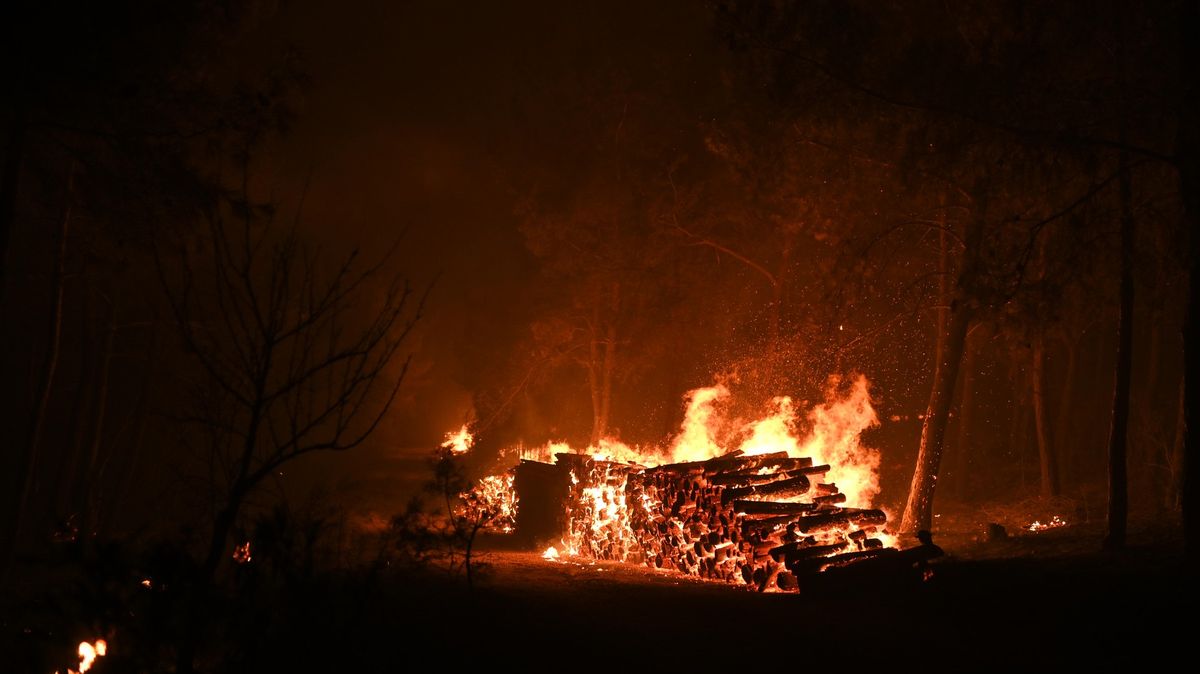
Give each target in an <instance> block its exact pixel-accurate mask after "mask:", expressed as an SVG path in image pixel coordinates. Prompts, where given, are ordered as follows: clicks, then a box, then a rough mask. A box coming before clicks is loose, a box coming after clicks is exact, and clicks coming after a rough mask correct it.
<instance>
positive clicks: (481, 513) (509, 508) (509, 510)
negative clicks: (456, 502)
mask: <svg viewBox="0 0 1200 674" xmlns="http://www.w3.org/2000/svg"><path fill="white" fill-rule="evenodd" d="M459 497H460V498H461V499H462V502H463V503H462V507H461V509H460V510H459V513H458V514H459V515H465V516H467V517H468V518H470V519H471V520H473V521H476V522H479V523H481V524H483V526H484V527H485V528H487V529H492V530H497V531H502V532H504V533H506V534H507V533H511V532H512V531H513V529H514V527H515V526H516V521H517V492H516V489H514V488H513V474H512V472H506V473H501V474H499V475H488V476H487V477H484V478H482V479H480V480H479V482H477V483H475V486H474V487H473V488H472V489H471V490H470V491H467V492H464V493H462V494H459Z"/></svg>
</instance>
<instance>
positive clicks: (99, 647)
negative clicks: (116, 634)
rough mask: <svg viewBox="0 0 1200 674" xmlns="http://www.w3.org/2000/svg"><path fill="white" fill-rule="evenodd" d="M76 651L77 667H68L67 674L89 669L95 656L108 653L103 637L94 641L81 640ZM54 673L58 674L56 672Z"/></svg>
mask: <svg viewBox="0 0 1200 674" xmlns="http://www.w3.org/2000/svg"><path fill="white" fill-rule="evenodd" d="M76 652H77V653H78V654H79V669H78V670H74V669H68V670H67V674H83V673H84V672H86V671H88V670H89V669H91V668H92V665H94V664H96V659H97V658H102V657H104V656H105V655H107V654H108V642H107V641H105V640H104V639H96V641H95V643H89V642H87V641H81V642H79V648H78V649H77V651H76ZM54 674H58V672H55V673H54Z"/></svg>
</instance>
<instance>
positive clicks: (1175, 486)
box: [1164, 378, 1187, 508]
mask: <svg viewBox="0 0 1200 674" xmlns="http://www.w3.org/2000/svg"><path fill="white" fill-rule="evenodd" d="M1185 391H1186V389H1185V387H1184V380H1183V378H1180V379H1179V405H1178V407H1177V408H1176V413H1175V437H1174V441H1173V442H1172V443H1171V454H1170V456H1169V457H1168V461H1167V465H1168V466H1169V468H1170V482H1169V484H1168V485H1167V494H1166V499H1165V502H1164V504H1165V505H1166V507H1168V508H1178V507H1179V505H1180V495H1181V493H1182V489H1181V488H1182V486H1183V466H1184V464H1185V463H1186V461H1185V459H1184V457H1183V452H1184V439H1185V438H1186V437H1187V401H1186V394H1185Z"/></svg>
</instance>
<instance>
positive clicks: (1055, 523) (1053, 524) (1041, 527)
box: [1025, 515, 1067, 534]
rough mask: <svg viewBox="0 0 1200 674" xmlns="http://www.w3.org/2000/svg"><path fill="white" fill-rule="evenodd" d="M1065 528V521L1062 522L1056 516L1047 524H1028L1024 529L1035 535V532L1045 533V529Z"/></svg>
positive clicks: (1036, 522)
mask: <svg viewBox="0 0 1200 674" xmlns="http://www.w3.org/2000/svg"><path fill="white" fill-rule="evenodd" d="M1065 526H1067V521H1066V520H1064V519H1063V518H1061V517H1059V516H1058V515H1055V516H1054V517H1051V518H1050V521H1048V522H1039V521H1034V522H1033V523H1032V524H1030V525H1029V526H1028V527H1025V528H1026V529H1028V530H1029V531H1032V532H1033V533H1035V534H1036V533H1037V532H1039V531H1045V530H1046V529H1057V528H1059V527H1065Z"/></svg>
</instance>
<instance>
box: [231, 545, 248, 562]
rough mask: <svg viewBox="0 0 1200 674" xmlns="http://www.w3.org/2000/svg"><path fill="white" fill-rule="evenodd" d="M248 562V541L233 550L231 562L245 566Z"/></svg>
mask: <svg viewBox="0 0 1200 674" xmlns="http://www.w3.org/2000/svg"><path fill="white" fill-rule="evenodd" d="M250 560H251V557H250V541H246V542H245V543H242V544H241V545H239V546H237V547H236V548H234V549H233V561H235V562H237V563H238V564H246V563H249V561H250Z"/></svg>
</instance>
